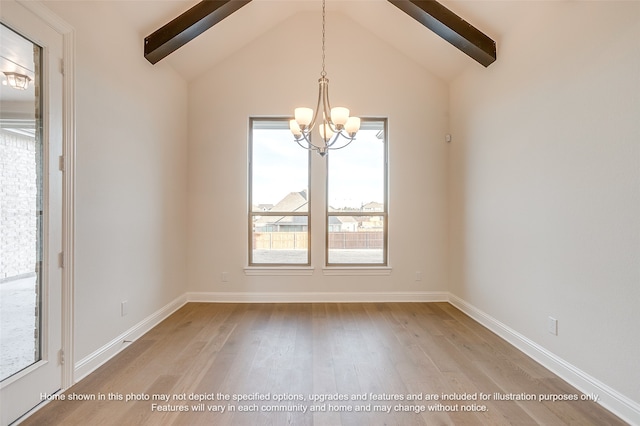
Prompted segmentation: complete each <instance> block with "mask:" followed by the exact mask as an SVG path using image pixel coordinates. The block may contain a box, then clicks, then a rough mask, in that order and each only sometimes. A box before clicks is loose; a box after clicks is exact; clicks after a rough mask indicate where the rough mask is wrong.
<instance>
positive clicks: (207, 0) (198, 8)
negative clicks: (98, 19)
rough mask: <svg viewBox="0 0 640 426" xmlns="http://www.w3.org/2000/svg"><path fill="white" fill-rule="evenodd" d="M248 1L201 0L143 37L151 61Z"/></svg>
mask: <svg viewBox="0 0 640 426" xmlns="http://www.w3.org/2000/svg"><path fill="white" fill-rule="evenodd" d="M250 1H251V0H223V1H216V0H203V1H201V2H200V3H198V4H196V5H195V6H193V7H192V8H191V9H189V10H187V11H186V12H184V13H183V14H182V15H180V16H178V17H177V18H175V19H174V20H173V21H171V22H169V23H168V24H166V25H164V26H163V27H162V28H160V29H158V30H157V31H155V32H154V33H153V34H151V35H149V36H147V37H145V39H144V57H145V58H146V59H147V60H148V61H149V62H151V63H152V64H155V63H157V62H158V61H160V60H161V59H163V58H165V57H166V56H168V55H170V54H171V53H173V52H174V51H176V50H178V49H179V48H180V47H182V46H184V45H185V44H187V43H188V42H190V41H191V40H193V39H194V38H196V37H198V36H199V35H200V34H202V33H203V32H205V31H206V30H208V29H209V28H211V27H213V26H214V25H215V24H217V23H218V22H220V21H222V20H223V19H225V18H226V17H227V16H229V15H231V14H232V13H233V12H235V11H236V10H238V9H240V8H241V7H242V6H244V5H246V4H247V3H249V2H250Z"/></svg>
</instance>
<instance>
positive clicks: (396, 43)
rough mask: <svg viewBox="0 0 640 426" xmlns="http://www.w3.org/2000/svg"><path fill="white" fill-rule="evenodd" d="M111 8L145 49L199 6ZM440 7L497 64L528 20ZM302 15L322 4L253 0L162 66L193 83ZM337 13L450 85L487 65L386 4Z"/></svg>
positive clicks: (358, 1) (368, 2)
mask: <svg viewBox="0 0 640 426" xmlns="http://www.w3.org/2000/svg"><path fill="white" fill-rule="evenodd" d="M112 3H113V7H117V8H119V9H120V14H121V16H123V18H124V19H126V20H127V21H128V22H129V23H130V24H131V25H133V26H134V27H135V30H136V31H137V32H138V33H139V34H140V43H141V46H142V43H143V39H144V37H146V36H148V35H149V34H151V33H153V32H154V31H156V30H157V29H158V28H160V27H162V26H163V25H164V24H166V23H168V22H169V21H171V20H172V19H174V18H175V17H177V16H179V15H180V14H182V13H183V12H185V11H187V10H188V9H189V8H191V7H192V6H193V5H195V4H196V3H198V0H178V1H172V0H156V1H154V2H148V1H124V2H112ZM151 3H152V4H151ZM440 3H441V4H443V5H444V6H446V7H447V8H448V9H450V10H451V11H453V12H454V13H456V14H457V15H459V16H460V17H461V18H463V19H464V20H466V21H467V22H469V23H470V24H472V25H473V26H475V27H476V28H478V29H479V30H480V31H482V32H483V33H485V34H486V35H488V36H489V37H491V38H492V39H493V40H495V41H496V43H497V45H498V61H499V60H500V59H499V58H500V54H499V51H500V42H501V40H502V39H503V38H504V37H505V34H506V33H508V32H509V30H510V29H511V28H513V27H514V26H515V25H517V24H518V22H519V21H520V20H521V19H526V16H523V15H524V14H523V13H522V9H521V8H518V7H514V3H521V2H507V1H497V0H487V1H485V0H473V1H471V0H441V1H440ZM301 12H317V13H318V14H320V13H321V1H320V0H253V1H251V2H250V3H249V4H247V5H246V6H244V7H242V8H240V9H239V10H238V11H236V12H234V13H233V14H231V15H230V16H229V17H227V18H226V19H224V20H223V21H222V22H220V23H218V24H216V25H215V26H214V27H213V28H211V29H209V30H208V31H206V32H205V33H203V34H202V35H200V36H198V37H197V38H196V39H194V40H193V41H191V42H189V43H187V44H186V45H185V46H183V47H181V48H180V49H178V50H177V51H175V52H174V53H172V54H171V55H169V56H168V57H167V58H165V59H163V61H164V62H167V63H169V64H170V65H171V66H172V67H173V68H175V69H176V70H177V71H178V72H179V73H180V74H181V75H182V76H183V77H184V78H185V79H186V80H191V79H193V78H195V77H197V76H198V75H200V74H202V73H203V72H205V71H206V70H208V69H210V68H212V67H214V66H215V65H216V64H217V63H219V62H220V61H222V60H224V59H225V58H226V57H227V56H229V55H230V54H232V53H233V52H234V51H235V50H237V49H239V48H241V47H242V46H244V45H246V44H248V43H250V42H251V41H252V40H254V39H257V38H258V37H260V36H261V34H263V33H264V32H266V31H268V30H269V29H271V28H273V27H275V26H277V25H279V24H281V23H282V22H284V21H285V20H287V19H288V18H290V17H292V16H293V15H295V14H297V13H301ZM336 13H341V14H344V15H346V16H348V17H349V18H350V19H352V20H353V21H355V22H356V23H357V24H359V25H361V26H362V27H364V28H365V29H367V30H369V31H370V32H371V33H373V34H374V35H375V36H377V37H378V38H380V39H382V40H383V41H385V42H386V43H388V44H389V45H391V46H393V47H394V48H396V49H397V50H399V51H401V52H403V53H404V54H405V55H407V56H409V57H410V58H412V59H413V60H414V61H415V62H417V63H418V64H420V65H422V66H423V67H424V68H425V69H426V70H428V71H430V72H431V73H433V74H434V75H436V76H438V77H440V78H441V79H443V80H445V81H451V80H453V79H454V78H455V77H456V76H458V75H459V74H460V73H461V72H462V71H464V70H465V69H467V68H469V67H481V68H482V65H480V64H478V63H477V62H476V61H474V60H473V59H471V58H470V57H468V56H467V55H465V54H464V53H462V52H461V51H460V50H458V49H456V48H455V47H453V46H452V45H451V44H449V43H448V42H446V41H445V40H443V39H442V38H440V37H439V36H438V35H436V34H435V33H433V32H432V31H430V30H428V29H427V28H425V27H424V26H423V25H421V24H420V23H418V22H417V21H415V20H414V19H412V18H411V17H409V16H408V15H407V14H405V13H404V12H403V11H401V10H400V9H398V8H397V7H395V6H394V5H393V4H391V3H390V2H389V1H387V0H349V1H344V0H327V23H328V24H327V25H328V29H329V28H330V27H329V25H330V21H331V15H332V14H336ZM312 30H313V29H310V31H312ZM292 36H294V35H292ZM203 52H205V54H203ZM141 55H142V53H141Z"/></svg>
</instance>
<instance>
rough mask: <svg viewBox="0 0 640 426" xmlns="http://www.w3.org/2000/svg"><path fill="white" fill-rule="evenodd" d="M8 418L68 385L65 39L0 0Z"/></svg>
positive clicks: (1, 352) (0, 207) (1, 298)
mask: <svg viewBox="0 0 640 426" xmlns="http://www.w3.org/2000/svg"><path fill="white" fill-rule="evenodd" d="M1 13H2V15H1V20H2V22H1V23H0V82H1V85H0V413H1V415H0V416H1V417H0V424H2V425H5V424H9V423H11V422H13V421H15V420H16V419H18V418H19V417H20V416H22V415H23V414H24V413H26V412H28V411H29V410H30V409H31V408H33V407H35V406H36V405H38V404H39V403H41V402H43V401H44V400H45V399H46V397H45V398H43V395H45V396H46V395H50V394H54V393H55V392H57V391H58V390H59V389H60V388H61V383H62V367H61V365H62V356H61V355H62V353H61V348H62V344H61V340H62V338H61V328H62V321H61V318H62V312H61V311H62V304H61V300H62V299H61V293H62V288H61V280H62V274H61V272H62V270H61V268H60V267H61V265H60V263H59V260H60V259H59V254H60V253H61V252H62V244H61V238H62V233H61V229H62V173H61V171H60V170H59V162H58V160H59V157H60V155H61V154H62V114H61V111H62V74H61V73H60V67H59V66H58V64H59V63H60V62H59V61H60V59H61V58H62V37H61V35H60V34H58V33H56V32H55V31H53V30H52V29H51V28H50V27H48V26H47V25H46V24H45V23H44V22H43V21H41V20H40V19H39V18H38V17H37V16H35V15H33V14H31V13H30V12H29V11H28V10H27V9H25V8H24V6H22V5H20V4H18V3H16V2H14V1H11V0H9V1H6V0H3V1H2V11H1Z"/></svg>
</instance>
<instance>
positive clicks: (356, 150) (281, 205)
mask: <svg viewBox="0 0 640 426" xmlns="http://www.w3.org/2000/svg"><path fill="white" fill-rule="evenodd" d="M278 124H280V126H278ZM366 124H368V125H364V126H363V128H362V129H361V130H360V131H359V132H358V136H357V139H356V140H355V141H354V142H353V143H352V144H351V145H349V146H348V147H346V148H344V149H341V150H335V151H330V153H329V154H328V155H327V157H326V158H325V159H324V161H327V174H328V179H327V199H328V208H327V216H326V230H327V233H326V237H325V236H324V235H322V234H315V235H316V236H315V237H314V238H319V237H321V238H322V239H323V240H324V239H325V238H326V240H327V243H328V245H327V253H326V254H327V264H336V265H338V264H357V265H382V264H385V263H386V251H385V233H386V223H385V221H386V211H385V210H386V208H385V202H384V200H385V194H386V185H385V182H386V170H385V164H386V155H385V154H386V149H385V143H384V121H375V122H368V123H366ZM308 167H309V159H308V151H306V150H304V149H302V148H300V147H299V146H298V145H297V144H296V143H295V142H294V141H293V138H292V136H291V133H290V131H289V129H288V123H287V122H286V121H280V122H277V121H268V122H261V121H259V122H256V121H254V125H253V135H252V158H251V169H252V174H251V178H252V180H251V189H252V191H251V202H252V203H251V217H250V220H251V233H252V239H251V244H252V247H251V254H250V257H251V263H252V264H309V263H310V257H309V239H310V236H309V201H310V200H309V191H308V190H307V189H306V188H308V179H309V171H308V170H309V169H308ZM296 184H298V185H300V186H298V187H297V188H296V187H294V186H293V185H296ZM305 184H306V185H305ZM298 188H303V189H298ZM276 196H278V197H279V198H274V197H276ZM318 202H322V200H314V203H318ZM323 233H324V232H323Z"/></svg>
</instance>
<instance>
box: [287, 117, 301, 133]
mask: <svg viewBox="0 0 640 426" xmlns="http://www.w3.org/2000/svg"><path fill="white" fill-rule="evenodd" d="M289 129H290V130H291V133H293V136H295V137H298V136H300V135H302V130H300V126H298V122H297V121H296V120H289Z"/></svg>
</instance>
